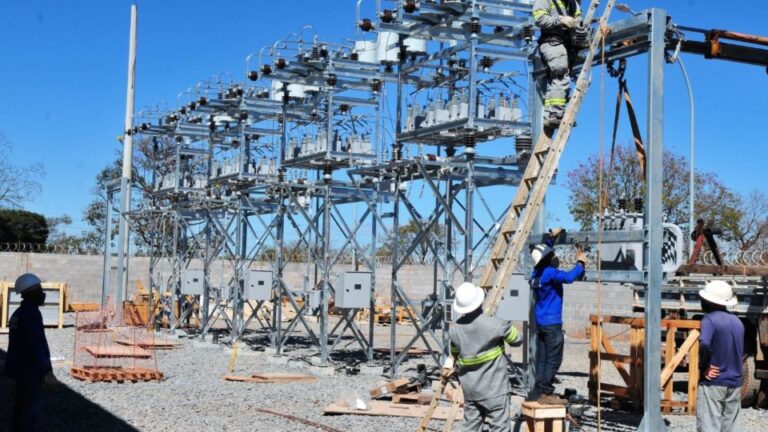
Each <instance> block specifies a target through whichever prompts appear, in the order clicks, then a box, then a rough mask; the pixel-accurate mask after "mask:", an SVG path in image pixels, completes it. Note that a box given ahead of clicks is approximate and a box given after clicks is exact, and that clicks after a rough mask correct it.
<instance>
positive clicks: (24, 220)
mask: <svg viewBox="0 0 768 432" xmlns="http://www.w3.org/2000/svg"><path fill="white" fill-rule="evenodd" d="M47 239H48V224H47V223H46V221H45V216H43V215H41V214H38V213H33V212H30V211H26V210H9V209H0V243H34V244H45V242H46V240H47Z"/></svg>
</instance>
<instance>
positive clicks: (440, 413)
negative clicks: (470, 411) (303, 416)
mask: <svg viewBox="0 0 768 432" xmlns="http://www.w3.org/2000/svg"><path fill="white" fill-rule="evenodd" d="M367 404H368V409H367V410H358V409H354V408H350V407H347V406H346V405H344V404H341V403H338V402H334V403H332V404H330V405H328V406H327V407H325V409H324V410H323V413H324V414H326V415H327V414H353V415H370V416H390V417H414V418H423V417H424V415H425V414H426V413H427V410H428V409H429V406H426V405H404V404H396V403H393V402H384V401H370V402H367ZM450 411H451V408H450V407H442V406H441V407H437V408H436V409H435V410H434V412H433V413H432V417H431V418H433V419H437V420H447V419H448V416H449V415H450ZM463 417H464V410H463V409H460V410H459V411H458V412H457V413H456V414H455V415H454V418H455V419H456V420H460V419H461V418H463Z"/></svg>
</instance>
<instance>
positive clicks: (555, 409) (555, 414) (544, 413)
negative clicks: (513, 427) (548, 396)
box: [521, 402, 565, 420]
mask: <svg viewBox="0 0 768 432" xmlns="http://www.w3.org/2000/svg"><path fill="white" fill-rule="evenodd" d="M521 406H522V412H523V415H524V416H526V417H529V418H531V419H534V420H542V419H562V418H565V406H561V405H544V404H540V403H538V402H523V403H522V405H521Z"/></svg>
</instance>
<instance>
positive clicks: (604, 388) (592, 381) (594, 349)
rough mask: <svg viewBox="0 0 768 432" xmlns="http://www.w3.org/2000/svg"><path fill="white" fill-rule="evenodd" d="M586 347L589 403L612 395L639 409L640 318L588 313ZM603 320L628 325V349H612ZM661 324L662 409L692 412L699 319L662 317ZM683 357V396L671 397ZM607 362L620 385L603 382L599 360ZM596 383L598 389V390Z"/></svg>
mask: <svg viewBox="0 0 768 432" xmlns="http://www.w3.org/2000/svg"><path fill="white" fill-rule="evenodd" d="M590 322H591V327H590V349H589V366H590V367H589V383H588V386H589V398H590V401H592V403H596V402H597V398H598V397H601V396H602V395H603V394H608V395H612V396H613V397H614V398H616V399H617V400H619V401H620V402H621V401H623V402H627V403H630V404H631V405H633V407H634V409H635V411H638V412H639V411H640V410H642V403H643V359H644V355H645V343H644V340H645V320H644V319H643V318H633V317H618V316H603V317H599V316H598V315H591V316H590ZM603 324H618V325H625V326H629V329H628V331H629V337H630V352H629V354H621V353H618V352H617V351H616V349H615V348H614V346H613V344H612V343H611V341H610V338H608V337H607V336H606V335H605V333H604V331H603ZM661 327H662V329H663V330H666V340H665V344H664V353H663V354H664V358H663V364H662V370H661V389H662V391H663V398H662V400H661V407H662V411H663V412H665V413H670V412H672V410H673V409H674V408H683V409H684V411H685V413H687V414H689V415H694V414H696V396H697V393H696V392H697V387H698V383H699V332H700V328H701V322H700V321H696V320H662V321H661ZM678 333H682V334H683V336H685V338H684V340H683V343H682V344H680V346H677V335H678ZM598 353H599V361H598ZM686 357H687V368H686V369H687V373H688V377H687V379H686V381H687V382H688V387H687V390H688V391H687V395H688V399H687V400H673V395H674V392H673V383H674V379H673V376H674V373H675V371H676V370H677V369H678V367H680V366H681V364H682V363H683V360H685V359H686ZM605 361H607V362H611V364H612V365H613V366H614V367H615V368H616V371H617V372H618V373H619V375H620V376H621V379H622V381H623V385H616V384H609V383H603V382H602V381H601V380H602V376H601V372H602V369H601V368H602V363H603V362H605ZM598 383H600V389H599V390H600V391H599V393H600V394H598Z"/></svg>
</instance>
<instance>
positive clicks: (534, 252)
mask: <svg viewBox="0 0 768 432" xmlns="http://www.w3.org/2000/svg"><path fill="white" fill-rule="evenodd" d="M554 253H555V251H554V249H552V248H551V247H549V246H547V245H543V244H539V245H536V246H534V247H533V248H531V258H533V266H534V267H538V266H539V264H540V263H544V262H545V261H544V259H545V258H547V257H549V256H550V255H552V254H554Z"/></svg>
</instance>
